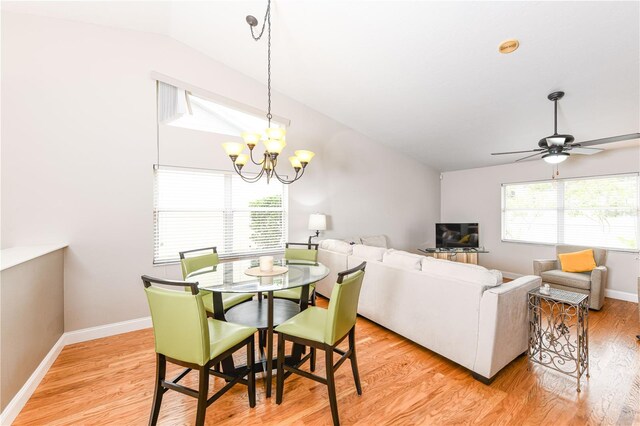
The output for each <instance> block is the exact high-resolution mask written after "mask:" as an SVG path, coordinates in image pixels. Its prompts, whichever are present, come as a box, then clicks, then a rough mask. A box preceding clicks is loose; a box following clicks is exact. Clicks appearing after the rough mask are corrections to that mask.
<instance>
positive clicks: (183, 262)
mask: <svg viewBox="0 0 640 426" xmlns="http://www.w3.org/2000/svg"><path fill="white" fill-rule="evenodd" d="M197 253H200V254H197ZM179 254H180V266H181V268H182V278H183V279H186V278H187V275H189V274H190V273H192V272H194V271H197V270H198V269H202V268H206V267H213V266H216V265H217V264H218V263H220V258H219V257H218V249H217V247H207V248H201V249H195V250H187V251H181V252H180V253H179ZM194 254H196V255H194ZM185 290H186V291H189V288H185ZM200 292H201V293H202V301H203V303H204V308H205V309H206V310H207V312H208V313H209V314H210V316H213V311H214V309H213V294H211V292H210V291H207V290H201V291H200ZM253 296H254V295H253V294H246V293H222V306H223V308H224V310H225V311H226V310H228V309H229V308H232V307H234V306H236V305H239V304H240V303H243V302H247V301H249V300H251V299H253Z"/></svg>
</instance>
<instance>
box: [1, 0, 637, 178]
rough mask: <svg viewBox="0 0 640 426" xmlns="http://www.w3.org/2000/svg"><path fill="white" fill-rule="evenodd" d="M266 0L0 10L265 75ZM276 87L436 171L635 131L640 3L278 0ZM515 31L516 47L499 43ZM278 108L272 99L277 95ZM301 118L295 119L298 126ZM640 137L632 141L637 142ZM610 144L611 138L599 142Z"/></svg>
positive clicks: (34, 5) (12, 5)
mask: <svg viewBox="0 0 640 426" xmlns="http://www.w3.org/2000/svg"><path fill="white" fill-rule="evenodd" d="M265 7H266V1H260V2H256V1H249V2H245V1H210V2H191V1H188V2H187V1H185V2H182V1H181V2H155V1H151V2H3V3H2V9H3V10H10V11H16V12H23V13H34V14H40V15H47V16H54V17H59V18H64V19H71V20H78V21H84V22H90V23H95V24H101V25H108V26H112V27H119V28H126V29H133V30H138V31H148V32H155V33H159V34H164V35H167V36H170V37H172V38H174V39H176V40H178V41H181V42H183V43H185V44H187V45H189V46H191V47H193V48H195V49H197V50H199V51H201V52H203V53H205V54H207V55H209V56H211V57H212V58H214V59H216V60H218V61H220V62H222V63H224V64H226V65H228V66H230V67H232V68H234V69H237V70H238V71H240V72H242V73H244V74H247V75H249V76H251V77H254V78H256V79H258V80H260V81H263V82H266V75H265V74H266V72H265V55H266V45H265V43H264V42H260V43H256V42H254V41H253V40H252V39H251V37H250V35H249V29H248V26H247V24H246V23H245V21H244V18H245V15H247V14H253V15H255V16H256V17H257V18H258V19H259V20H260V23H262V19H263V16H264V11H265ZM272 7H273V18H272V22H273V79H274V80H273V85H274V88H275V89H276V90H278V91H280V92H282V93H284V94H286V95H288V96H290V97H292V98H294V99H296V100H298V101H300V102H303V103H304V104H306V105H309V106H310V107H312V108H314V109H316V110H317V111H320V112H322V113H324V114H326V115H328V116H330V117H332V118H334V119H336V120H337V121H340V122H342V123H344V124H345V125H347V126H349V127H352V128H354V129H356V130H358V131H360V132H362V133H364V134H365V135H367V136H369V137H371V138H372V139H374V140H376V141H379V142H380V143H383V144H386V145H389V146H391V147H393V148H394V149H397V150H400V151H403V152H405V153H407V154H408V155H411V156H412V157H414V158H417V159H419V160H420V161H422V162H424V163H425V164H427V165H430V166H432V167H434V168H436V169H438V170H456V169H464V168H472V167H481V166H487V165H492V164H500V163H506V162H510V161H513V160H514V159H515V158H517V156H516V157H492V156H491V155H490V153H491V152H494V151H509V150H521V149H522V150H524V149H532V148H534V147H536V143H537V141H538V140H539V139H540V138H542V137H543V136H547V135H549V134H551V133H553V104H552V103H551V102H549V101H548V100H547V99H546V96H547V94H548V93H550V92H552V91H556V90H563V91H565V92H566V96H565V98H564V99H563V100H562V101H561V102H560V107H559V130H560V131H561V133H571V134H573V135H574V136H575V137H576V140H577V141H581V140H588V139H596V138H601V137H607V136H614V135H620V134H626V133H635V132H638V131H639V130H640V100H639V98H640V3H639V2H608V1H602V2H421V1H349V0H342V1H328V0H322V1H321V0H316V1H301V0H274V4H273V6H272ZM509 38H517V39H519V40H520V48H519V49H518V50H517V51H516V52H514V53H513V54H510V55H502V54H499V53H498V44H499V43H500V42H501V41H503V40H505V39H509ZM274 112H276V113H277V105H274ZM292 125H295V123H292ZM635 143H636V144H637V142H635ZM604 148H606V146H604Z"/></svg>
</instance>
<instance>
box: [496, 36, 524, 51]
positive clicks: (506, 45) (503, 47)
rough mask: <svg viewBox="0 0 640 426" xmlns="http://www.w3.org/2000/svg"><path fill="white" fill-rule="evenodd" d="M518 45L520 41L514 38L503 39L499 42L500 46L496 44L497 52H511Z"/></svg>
mask: <svg viewBox="0 0 640 426" xmlns="http://www.w3.org/2000/svg"><path fill="white" fill-rule="evenodd" d="M519 46H520V42H519V41H518V40H516V39H515V38H514V39H511V40H505V41H503V42H502V43H500V46H498V52H500V53H504V54H507V53H511V52H513V51H515V50H516V49H518V47H519Z"/></svg>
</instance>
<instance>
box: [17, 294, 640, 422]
mask: <svg viewBox="0 0 640 426" xmlns="http://www.w3.org/2000/svg"><path fill="white" fill-rule="evenodd" d="M319 304H320V305H321V306H326V301H325V300H323V299H321V300H320V303H319ZM589 325H590V330H589V331H590V343H591V345H590V352H591V378H590V379H589V380H588V382H583V390H582V393H576V391H575V381H574V380H573V379H571V378H568V377H566V376H562V375H560V374H558V373H556V372H554V371H549V370H547V369H545V368H543V367H539V366H534V367H532V370H531V371H528V370H527V361H526V358H525V357H523V356H522V357H520V358H518V359H516V360H515V361H514V362H512V363H511V364H510V365H509V366H508V367H507V368H505V369H504V370H503V371H502V372H500V373H499V376H498V378H497V379H496V380H495V381H494V382H493V384H491V385H490V386H485V385H483V384H481V383H479V382H477V381H475V380H474V379H472V378H471V374H470V373H469V371H467V370H465V369H464V368H462V367H460V366H458V365H456V364H454V363H453V362H451V361H449V360H447V359H445V358H443V357H441V356H439V355H437V354H435V353H433V352H431V351H429V350H427V349H424V348H423V347H421V346H419V345H417V344H415V343H412V342H411V341H409V340H407V339H405V338H403V337H400V336H398V335H397V334H395V333H392V332H390V331H388V330H386V329H384V328H382V327H380V326H378V325H376V324H374V323H372V322H370V321H368V320H366V319H363V318H359V319H358V326H357V334H356V342H357V343H356V345H357V350H358V358H359V366H360V376H361V380H362V386H363V395H362V396H361V397H358V396H357V394H356V390H355V386H354V383H353V378H352V375H351V368H350V367H349V365H347V364H348V362H347V363H346V364H344V365H343V366H342V367H341V368H340V369H339V370H338V374H337V379H336V380H337V392H338V406H339V409H340V420H341V422H342V423H343V424H359V425H385V424H393V425H403V424H492V425H493V424H518V425H519V424H532V425H533V424H553V425H559V424H570V425H583V424H618V425H631V424H640V343H638V342H637V341H636V338H635V335H636V334H638V332H639V331H640V325H639V324H638V314H637V305H636V304H634V303H629V302H622V301H619V300H613V299H607V301H606V304H605V309H603V310H602V311H600V312H595V311H591V313H590V318H589ZM322 360H323V358H322V357H319V361H318V370H317V372H319V373H320V374H323V370H324V362H323V361H322ZM177 370H178V369H176V368H174V369H172V370H170V372H171V373H175V372H176V371H177ZM154 373H155V370H154V350H153V333H152V330H151V329H147V330H141V331H136V332H133V333H127V334H122V335H119V336H113V337H108V338H104V339H99V340H94V341H90V342H86V343H79V344H75V345H71V346H68V347H66V348H65V349H64V350H63V352H62V353H61V354H60V357H59V358H58V359H57V361H56V362H55V363H54V365H53V366H52V368H51V369H50V371H49V372H48V374H47V375H46V377H45V378H44V380H43V381H42V383H41V384H40V386H39V387H38V389H37V391H36V392H35V394H34V395H33V396H32V398H31V399H30V400H29V402H28V403H27V405H26V406H25V408H24V409H23V411H22V413H20V415H19V416H18V418H17V419H16V421H15V423H14V424H15V425H27V424H30V425H44V424H47V425H63V424H114V425H143V424H146V423H147V422H148V418H149V410H150V406H151V399H152V396H153V393H152V389H153V381H154ZM190 376H191V375H190ZM190 376H188V377H187V378H185V379H184V383H185V384H187V385H189V386H191V387H196V384H197V377H190ZM169 377H171V374H169ZM258 385H259V386H258V395H257V405H256V408H254V409H249V406H248V402H247V396H246V388H245V387H244V386H236V387H235V388H234V389H232V390H231V391H230V392H229V393H227V394H226V395H225V396H223V397H222V398H221V399H220V400H218V401H216V402H215V403H214V404H213V405H211V406H209V408H208V410H207V424H210V425H214V424H215V425H218V424H224V425H240V424H242V425H250V424H314V425H316V424H318V425H319V424H330V423H331V414H330V410H329V402H328V398H327V392H326V388H325V386H323V385H321V384H319V383H316V382H313V381H310V380H308V379H305V378H302V377H291V378H289V379H288V380H287V382H286V383H285V394H284V401H283V403H282V405H280V406H278V405H276V403H275V395H274V397H272V398H270V399H266V398H265V396H264V384H263V382H262V381H261V380H258ZM220 386H221V381H220V379H215V380H214V381H213V383H212V386H211V387H212V389H211V390H213V388H214V387H215V388H219V387H220ZM196 388H197V387H196ZM195 408H196V407H195V399H192V398H189V397H187V396H184V395H181V394H178V393H176V392H172V391H169V392H167V393H166V394H165V397H164V400H163V404H162V409H161V413H160V420H159V424H164V425H174V424H193V423H194V421H195Z"/></svg>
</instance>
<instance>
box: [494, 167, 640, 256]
mask: <svg viewBox="0 0 640 426" xmlns="http://www.w3.org/2000/svg"><path fill="white" fill-rule="evenodd" d="M639 187H640V183H639V178H638V174H626V175H613V176H600V177H589V178H580V179H557V180H550V181H541V182H531V183H514V184H503V185H502V239H503V240H504V241H522V242H532V243H546V244H575V245H585V246H599V247H607V248H614V249H627V250H637V249H638V239H639V238H638V229H639V224H638V221H639V214H638V206H639V204H640V202H639V198H640V195H639V193H640V191H639Z"/></svg>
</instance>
